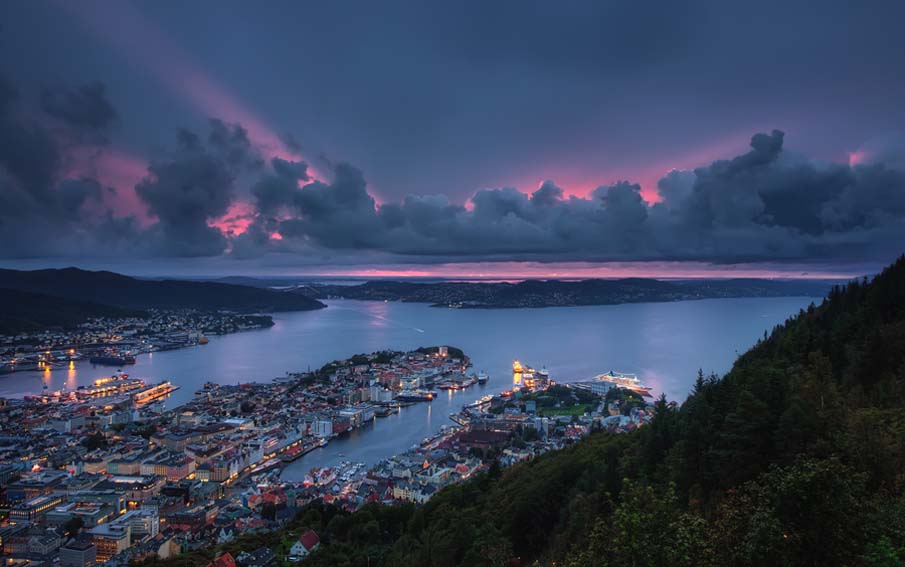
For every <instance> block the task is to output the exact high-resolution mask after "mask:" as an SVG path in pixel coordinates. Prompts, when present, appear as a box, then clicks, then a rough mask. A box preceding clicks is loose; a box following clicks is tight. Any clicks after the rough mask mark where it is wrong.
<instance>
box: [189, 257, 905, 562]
mask: <svg viewBox="0 0 905 567" xmlns="http://www.w3.org/2000/svg"><path fill="white" fill-rule="evenodd" d="M707 356H708V353H706V352H702V353H700V357H701V359H702V364H704V363H705V362H706V358H707ZM692 379H693V378H692ZM903 488H905V258H902V259H899V260H898V261H897V262H896V263H895V264H894V265H893V266H891V267H889V268H887V269H886V270H885V271H884V272H883V273H882V274H880V275H879V276H877V277H876V278H875V279H874V280H873V281H872V282H870V283H867V282H863V281H862V282H854V283H852V284H850V285H848V286H846V287H844V288H835V289H834V290H833V291H832V292H831V293H830V295H829V297H828V299H827V300H826V301H824V302H823V304H822V305H820V306H816V307H812V308H809V309H807V310H806V311H802V312H801V313H799V314H798V315H797V316H795V317H794V318H792V319H790V320H789V321H787V322H786V323H785V324H784V325H782V326H780V327H777V328H776V329H775V330H774V331H773V332H772V333H771V334H768V335H767V336H765V338H764V339H763V340H762V341H760V342H759V343H758V344H757V345H756V346H755V347H753V348H752V349H751V350H750V351H748V352H747V353H746V354H744V355H743V356H741V357H740V358H739V359H738V361H737V362H736V364H735V366H734V368H733V369H732V371H731V372H729V373H728V374H727V375H726V376H725V377H723V378H722V379H719V378H716V377H705V376H699V377H698V378H697V382H696V384H695V387H694V391H693V393H692V394H691V395H690V396H689V398H688V399H687V400H686V401H685V402H684V403H683V404H682V405H681V406H678V407H670V405H668V404H667V403H666V402H665V400H661V401H660V402H658V404H657V408H656V416H655V418H654V419H653V421H652V423H651V425H650V426H648V427H645V428H642V429H640V430H638V431H636V432H634V433H632V434H628V435H615V434H609V433H602V432H601V433H595V434H592V435H591V436H590V438H588V439H586V440H584V441H581V442H579V443H577V444H576V445H574V446H573V447H571V448H569V449H566V450H564V451H560V452H556V453H550V454H547V455H545V456H543V457H540V458H538V459H536V460H535V461H533V462H530V463H527V464H523V465H518V466H516V467H514V468H512V469H509V470H505V471H500V470H497V469H492V470H491V471H490V473H489V474H486V475H484V476H482V477H480V478H478V479H476V480H474V481H472V482H469V483H466V484H463V485H459V486H453V487H450V488H447V489H445V490H443V491H441V492H440V493H439V494H438V495H437V496H435V497H434V498H432V499H431V500H430V501H429V502H428V503H427V504H426V505H425V506H423V507H421V508H415V507H410V506H394V507H385V506H376V505H372V506H368V507H366V508H364V509H362V510H360V511H359V512H356V513H355V514H351V515H350V514H346V513H340V512H337V511H336V510H332V509H329V508H324V507H322V506H315V507H310V508H309V509H308V510H307V511H305V512H303V513H302V514H300V516H299V517H298V518H297V519H296V522H295V523H294V524H293V525H292V526H291V527H292V528H293V529H295V530H298V529H299V528H302V527H310V528H314V529H315V530H316V531H317V532H318V533H319V534H321V536H322V540H323V545H322V546H321V548H320V549H319V550H318V551H316V552H315V553H314V554H313V555H312V556H311V557H310V558H308V559H306V561H305V564H306V565H309V566H314V565H324V566H326V565H330V566H336V565H371V566H377V565H394V566H395V565H398V566H417V565H423V566H438V567H439V566H444V567H453V566H471V565H488V566H489V565H499V566H503V565H532V564H535V563H537V564H540V565H552V564H556V565H569V566H574V567H583V566H592V565H636V566H647V565H651V566H659V565H663V566H667V565H669V566H686V565H687V566H692V565H694V566H717V565H742V566H744V565H750V566H761V565H763V566H768V565H769V566H775V565H814V566H818V565H868V566H893V565H902V564H903V561H905V496H903ZM287 533H288V532H287ZM295 533H297V531H296V532H295ZM258 537H260V536H258ZM268 537H269V538H270V539H272V540H273V541H280V539H281V538H285V537H288V536H287V535H286V534H275V535H272V536H268ZM259 543H262V542H260V541H253V540H252V538H251V537H246V538H244V539H240V540H238V541H237V542H233V543H231V544H229V547H228V549H231V550H233V551H235V550H237V549H241V548H243V547H245V548H247V547H248V546H252V545H257V544H259ZM191 560H192V558H190V557H184V558H181V559H179V560H177V562H176V563H173V564H178V563H179V562H182V561H191ZM196 560H197V558H196ZM186 564H188V563H186Z"/></svg>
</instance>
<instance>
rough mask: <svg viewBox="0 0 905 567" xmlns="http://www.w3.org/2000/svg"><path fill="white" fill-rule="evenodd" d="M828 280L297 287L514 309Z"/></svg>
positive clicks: (804, 289)
mask: <svg viewBox="0 0 905 567" xmlns="http://www.w3.org/2000/svg"><path fill="white" fill-rule="evenodd" d="M832 284H833V282H827V281H820V280H766V279H730V280H685V281H667V280H658V279H653V278H625V279H616V280H605V279H589V280H580V281H562V280H525V281H522V282H519V283H467V282H436V283H415V282H401V281H369V282H365V283H363V284H360V285H336V284H305V285H300V286H298V287H297V289H296V290H295V291H296V293H300V294H305V295H308V296H310V297H315V298H318V299H327V298H331V297H340V298H345V299H364V300H377V301H409V302H418V303H431V304H434V305H437V306H456V307H464V308H517V307H555V306H579V305H612V304H618V303H639V302H662V301H682V300H691V299H712V298H730V297H789V296H805V297H822V296H823V295H825V294H826V293H827V292H828V291H829V289H830V287H831V286H832Z"/></svg>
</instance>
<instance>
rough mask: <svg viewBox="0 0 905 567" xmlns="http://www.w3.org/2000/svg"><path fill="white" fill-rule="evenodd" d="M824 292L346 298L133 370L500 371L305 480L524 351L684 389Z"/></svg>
mask: <svg viewBox="0 0 905 567" xmlns="http://www.w3.org/2000/svg"><path fill="white" fill-rule="evenodd" d="M811 301H816V300H815V299H812V298H803V297H782V298H745V299H710V300H700V301H680V302H673V303H635V304H622V305H607V306H594V307H556V308H546V309H486V310H485V309H480V310H470V309H441V308H432V307H429V306H427V305H425V304H414V303H383V302H369V301H348V300H335V301H329V302H327V303H328V304H329V307H327V308H326V309H321V310H318V311H307V312H298V313H278V314H276V315H275V316H274V322H275V323H276V324H275V325H274V326H273V327H272V328H270V329H265V330H258V331H248V332H243V333H236V334H232V335H226V336H222V337H211V341H210V343H209V344H207V345H204V346H196V347H191V348H186V349H181V350H174V351H166V352H157V353H153V354H145V355H141V356H139V357H138V360H137V363H136V364H135V365H134V366H129V367H127V368H125V369H124V370H125V371H126V372H128V373H129V374H131V375H132V376H135V377H139V378H143V379H145V380H146V381H159V380H164V379H166V380H170V381H172V382H173V383H174V384H176V385H178V386H179V387H180V389H179V390H177V391H176V392H175V393H174V394H173V395H172V397H170V398H169V399H168V400H167V406H168V407H175V406H177V405H179V404H182V403H185V402H186V401H188V400H190V399H191V397H192V395H193V393H194V392H195V390H197V389H199V388H200V387H201V386H202V385H203V384H204V382H206V381H213V382H219V383H224V384H235V383H238V382H250V381H257V382H264V381H269V380H271V379H273V378H275V377H278V376H284V375H285V374H286V373H287V372H294V371H302V370H307V369H309V368H311V369H314V368H318V367H320V366H322V365H323V364H325V363H327V362H330V361H332V360H335V359H341V358H347V357H349V356H351V355H353V354H356V353H363V352H364V353H367V352H373V351H377V350H382V349H394V350H409V349H414V348H417V347H419V346H430V345H440V344H446V345H454V346H457V347H460V348H462V349H463V350H464V351H465V353H466V354H468V355H469V356H470V357H471V359H472V362H473V363H474V370H475V371H480V370H484V371H486V372H488V373H489V374H490V376H491V378H490V381H489V383H488V384H487V385H485V386H474V387H472V388H470V389H468V390H464V391H460V392H441V393H440V396H439V398H438V399H436V400H434V401H433V402H432V403H421V404H416V405H414V406H411V407H408V408H403V409H402V411H401V412H400V413H399V414H396V415H392V416H390V417H386V418H379V419H377V420H376V421H375V422H374V424H373V425H369V426H366V427H364V428H362V429H360V430H358V431H356V432H353V433H351V434H350V435H348V436H345V437H342V438H338V439H335V440H334V441H332V442H331V443H330V444H329V445H328V446H327V447H326V448H324V449H319V450H317V451H314V452H312V453H310V454H308V455H306V456H304V457H302V458H301V459H299V460H298V461H296V462H294V463H292V464H291V465H290V466H289V467H287V468H286V470H285V471H284V472H283V478H286V479H289V480H298V479H301V478H302V477H303V476H304V473H305V472H307V471H308V470H309V469H310V468H312V467H315V466H326V465H330V464H335V463H337V462H339V461H340V460H343V459H349V460H353V461H364V462H366V463H368V464H369V465H370V464H373V463H375V462H377V461H379V460H381V459H383V458H385V457H388V456H390V455H392V454H395V453H398V452H401V451H404V450H405V449H407V448H409V447H410V446H412V445H413V444H415V443H418V442H419V441H420V440H421V439H423V438H424V437H426V436H427V435H429V434H431V433H434V432H436V431H437V430H438V429H439V428H440V426H441V425H445V424H451V422H450V421H449V414H450V413H453V412H456V411H458V410H459V409H460V408H461V406H462V405H463V404H465V403H469V402H471V401H473V400H475V399H477V398H479V397H481V396H483V395H485V394H488V393H492V392H499V391H502V390H505V389H508V388H510V387H511V385H512V373H511V364H512V360H513V359H514V358H517V359H519V360H521V361H522V362H523V363H527V364H530V365H533V366H535V367H538V368H539V367H541V366H546V367H547V369H548V370H549V371H550V376H551V377H552V378H553V379H554V380H556V381H558V382H570V381H576V380H584V379H588V378H590V377H592V376H593V375H595V374H599V373H602V372H606V371H608V370H616V371H620V372H632V373H635V374H638V376H639V377H640V378H641V379H642V380H643V381H644V382H645V383H646V384H647V385H648V386H651V387H652V388H653V389H654V391H655V392H656V393H657V394H659V393H660V392H665V393H666V395H667V396H668V397H669V398H671V399H676V400H680V401H681V400H682V399H684V397H685V395H686V394H687V393H688V391H689V388H690V387H691V385H692V384H693V382H694V378H695V376H696V374H697V370H698V368H702V369H703V370H704V372H711V371H712V372H717V373H720V374H722V373H724V372H726V371H727V370H728V369H729V368H730V367H731V366H732V362H733V360H734V359H735V357H736V356H737V355H738V354H740V353H742V352H744V351H745V350H746V349H747V348H749V347H750V346H751V345H753V344H754V343H755V342H756V341H757V339H758V338H759V337H761V336H763V334H764V331H768V330H769V329H772V328H773V326H774V325H776V324H778V323H781V322H782V321H784V320H785V319H786V318H787V317H789V316H791V315H793V314H795V313H796V312H798V310H799V309H801V308H803V307H806V306H807V305H808V304H809V303H810V302H811ZM114 370H115V369H114V368H110V367H102V366H92V365H90V364H88V363H87V362H82V363H79V364H77V365H75V367H74V368H70V369H68V370H67V369H65V368H61V369H57V370H54V371H53V372H49V373H40V372H19V373H15V374H9V375H6V376H3V377H0V396H4V397H17V396H22V395H27V394H40V393H41V392H42V390H43V388H44V385H45V384H46V385H47V389H48V390H50V391H54V390H59V389H61V388H63V387H65V388H68V389H74V388H76V387H77V386H80V385H84V384H89V383H90V382H91V381H92V380H94V379H96V378H98V377H101V376H108V375H110V374H111V373H112V372H113V371H114Z"/></svg>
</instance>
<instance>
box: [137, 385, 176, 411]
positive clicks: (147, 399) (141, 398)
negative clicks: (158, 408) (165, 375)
mask: <svg viewBox="0 0 905 567" xmlns="http://www.w3.org/2000/svg"><path fill="white" fill-rule="evenodd" d="M177 388H178V387H177V386H174V385H173V384H172V382H170V381H169V380H165V381H163V382H161V383H159V384H154V385H153V386H148V387H147V388H144V389H143V390H140V391H138V392H135V393H134V394H132V402H133V403H134V404H135V405H136V406H144V405H147V404H150V403H151V402H154V401H156V400H159V399H161V398H165V397H167V396H169V395H170V394H171V393H172V392H174V391H175V390H176V389H177Z"/></svg>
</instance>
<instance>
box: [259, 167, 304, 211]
mask: <svg viewBox="0 0 905 567" xmlns="http://www.w3.org/2000/svg"><path fill="white" fill-rule="evenodd" d="M270 163H271V167H272V168H273V173H272V174H270V173H265V174H264V175H263V177H262V178H261V179H260V180H259V181H258V182H257V183H255V185H254V186H252V188H251V193H252V195H254V197H255V199H256V200H257V206H258V210H259V211H260V212H261V213H262V214H264V215H275V214H277V213H278V212H280V211H281V210H283V209H285V208H287V207H290V206H293V205H294V202H295V196H296V194H297V192H298V188H299V182H302V181H308V180H309V179H310V178H309V177H308V164H306V163H305V162H291V161H286V160H283V159H280V158H273V159H272V160H271V161H270Z"/></svg>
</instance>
